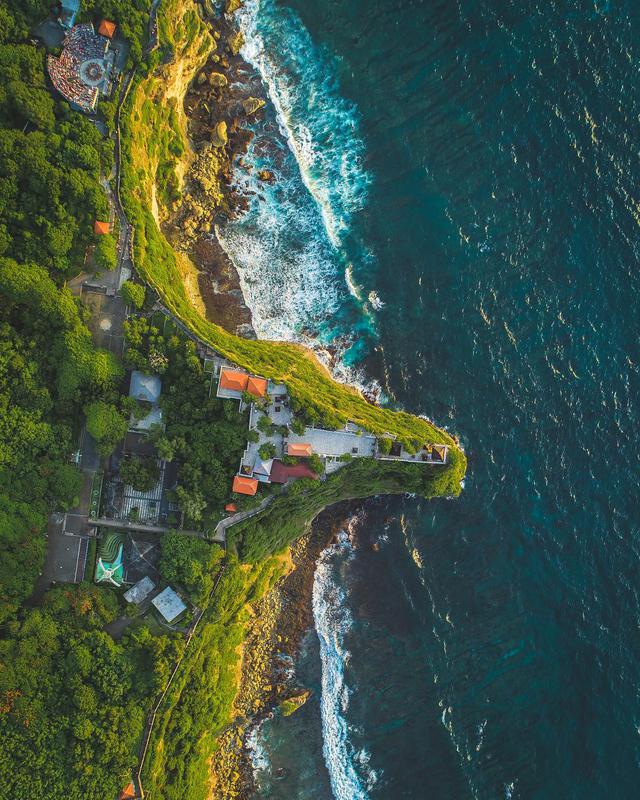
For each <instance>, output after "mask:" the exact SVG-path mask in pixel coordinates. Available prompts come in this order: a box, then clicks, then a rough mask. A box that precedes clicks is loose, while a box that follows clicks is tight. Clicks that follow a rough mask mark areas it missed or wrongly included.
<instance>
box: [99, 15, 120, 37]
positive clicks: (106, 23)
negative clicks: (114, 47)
mask: <svg viewBox="0 0 640 800" xmlns="http://www.w3.org/2000/svg"><path fill="white" fill-rule="evenodd" d="M115 32H116V23H115V22H111V20H109V19H103V20H102V22H101V23H100V25H99V26H98V33H99V34H100V35H101V36H106V37H107V39H110V38H111V37H112V36H113V34H114V33H115Z"/></svg>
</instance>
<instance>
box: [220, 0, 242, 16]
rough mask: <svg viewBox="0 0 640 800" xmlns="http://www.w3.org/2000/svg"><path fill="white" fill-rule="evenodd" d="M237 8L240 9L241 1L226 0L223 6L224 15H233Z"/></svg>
mask: <svg viewBox="0 0 640 800" xmlns="http://www.w3.org/2000/svg"><path fill="white" fill-rule="evenodd" d="M239 8H242V0H227V2H226V3H225V4H224V12H225V14H235V13H236V11H237V10H238V9H239Z"/></svg>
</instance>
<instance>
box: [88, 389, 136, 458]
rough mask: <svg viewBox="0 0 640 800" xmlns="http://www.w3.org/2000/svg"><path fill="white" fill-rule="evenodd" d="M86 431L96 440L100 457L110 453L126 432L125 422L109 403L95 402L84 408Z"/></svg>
mask: <svg viewBox="0 0 640 800" xmlns="http://www.w3.org/2000/svg"><path fill="white" fill-rule="evenodd" d="M85 414H86V415H87V430H88V431H89V433H90V434H91V435H92V436H93V438H94V439H95V440H96V443H97V445H98V452H99V453H100V455H102V456H108V455H109V453H112V452H113V450H114V448H115V446H116V444H117V443H118V442H119V441H120V440H121V439H123V438H124V436H125V434H126V432H127V420H126V419H125V418H124V417H123V416H122V415H121V414H120V412H119V411H118V409H117V408H116V407H115V406H114V405H112V404H111V403H105V402H103V401H102V400H96V401H95V402H93V403H89V405H88V406H86V408H85Z"/></svg>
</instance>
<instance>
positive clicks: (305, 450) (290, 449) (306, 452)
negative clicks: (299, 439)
mask: <svg viewBox="0 0 640 800" xmlns="http://www.w3.org/2000/svg"><path fill="white" fill-rule="evenodd" d="M312 453H313V448H312V447H311V445H310V444H302V443H300V444H288V445H287V455H288V456H298V458H306V457H307V456H310V455H311V454H312Z"/></svg>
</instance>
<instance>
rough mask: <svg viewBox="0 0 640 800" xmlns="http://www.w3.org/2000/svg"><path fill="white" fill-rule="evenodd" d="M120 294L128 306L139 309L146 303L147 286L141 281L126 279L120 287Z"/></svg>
mask: <svg viewBox="0 0 640 800" xmlns="http://www.w3.org/2000/svg"><path fill="white" fill-rule="evenodd" d="M120 294H121V295H122V299H123V300H124V302H125V303H126V304H127V305H128V306H133V308H137V309H138V310H139V309H141V308H142V306H143V305H144V298H145V288H144V286H142V285H141V284H140V283H133V281H125V282H124V283H123V284H122V286H121V287H120Z"/></svg>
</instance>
